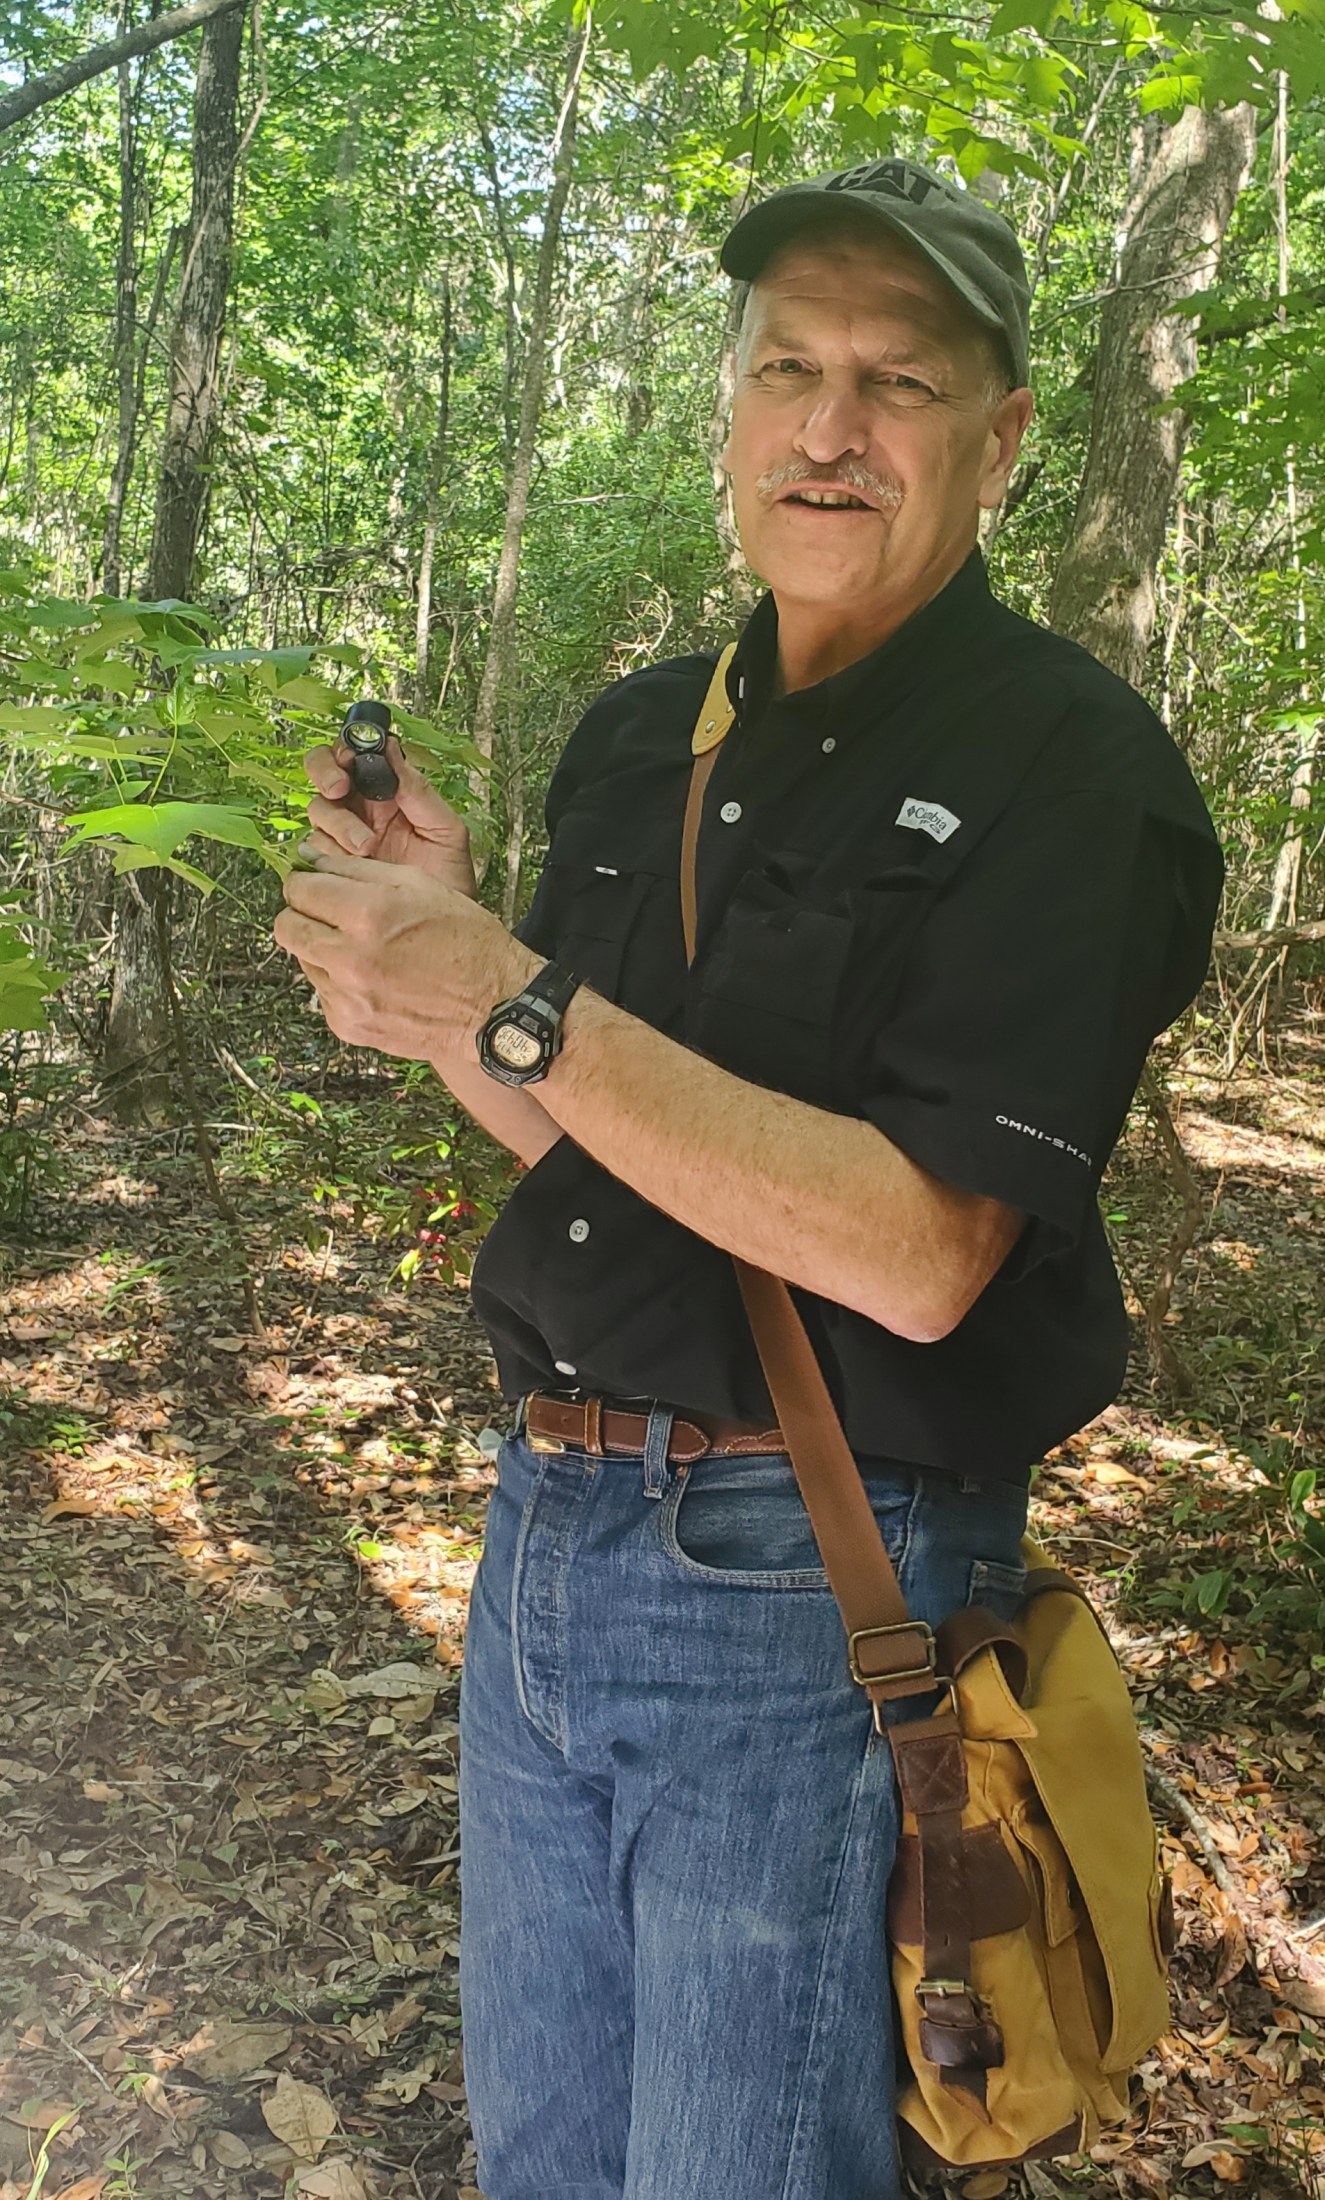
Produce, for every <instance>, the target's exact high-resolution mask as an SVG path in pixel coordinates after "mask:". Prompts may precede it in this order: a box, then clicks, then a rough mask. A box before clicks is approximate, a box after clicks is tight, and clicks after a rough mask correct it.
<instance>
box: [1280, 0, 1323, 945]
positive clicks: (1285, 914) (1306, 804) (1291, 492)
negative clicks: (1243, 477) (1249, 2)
mask: <svg viewBox="0 0 1325 2200" xmlns="http://www.w3.org/2000/svg"><path fill="white" fill-rule="evenodd" d="M1276 12H1277V10H1276ZM1274 189H1275V227H1276V231H1277V235H1278V243H1279V319H1280V322H1281V323H1283V322H1286V320H1287V318H1288V308H1287V306H1286V304H1285V303H1284V301H1285V300H1286V298H1287V296H1288V286H1289V275H1290V264H1289V243H1288V78H1287V77H1286V76H1284V75H1282V74H1281V75H1280V78H1279V99H1278V105H1277V108H1276V112H1275V123H1274ZM1284 380H1285V384H1287V375H1286V374H1285V377H1284ZM1285 395H1287V389H1286V388H1285ZM1284 507H1285V514H1286V517H1287V520H1288V554H1289V562H1290V565H1291V568H1292V572H1293V578H1294V580H1295V582H1296V584H1297V585H1296V591H1295V601H1294V605H1293V614H1294V616H1293V629H1294V633H1293V639H1294V642H1295V644H1296V648H1297V656H1298V662H1299V663H1300V665H1301V667H1302V673H1303V682H1302V686H1301V687H1300V688H1299V690H1298V695H1299V699H1300V701H1301V702H1302V703H1303V704H1304V705H1307V706H1310V704H1311V702H1312V700H1313V689H1312V681H1311V672H1312V667H1311V663H1310V660H1309V658H1308V655H1307V644H1308V629H1307V599H1306V591H1305V589H1304V587H1303V582H1302V542H1301V533H1300V529H1299V525H1298V504H1297V452H1296V451H1295V450H1293V449H1291V448H1290V449H1289V450H1288V451H1287V452H1286V453H1285V456H1284ZM1323 731H1325V722H1322V720H1321V719H1319V718H1317V719H1316V720H1315V721H1314V723H1313V724H1312V725H1310V726H1306V727H1304V728H1303V739H1302V747H1301V749H1300V751H1299V753H1298V759H1297V762H1296V764H1295V765H1294V767H1293V772H1292V777H1291V778H1290V780H1289V783H1288V806H1289V809H1290V810H1291V812H1292V816H1291V818H1290V819H1289V823H1288V829H1287V831H1286V832H1285V834H1284V838H1283V844H1282V846H1281V847H1280V850H1279V856H1278V860H1277V861H1276V863H1275V867H1274V884H1273V886H1272V887H1271V889H1270V906H1269V908H1268V909H1267V910H1266V912H1265V929H1266V931H1267V932H1274V931H1277V930H1278V929H1279V927H1280V926H1281V925H1291V924H1295V923H1296V922H1297V905H1298V894H1299V891H1300V889H1301V884H1302V866H1303V861H1304V858H1305V854H1306V842H1305V838H1304V834H1305V828H1306V826H1307V824H1308V822H1309V819H1308V812H1309V811H1310V809H1311V806H1312V797H1313V791H1314V787H1315V778H1316V759H1317V755H1318V753H1319V750H1320V741H1321V734H1322V732H1323ZM1286 964H1287V955H1286V954H1285V956H1284V960H1283V962H1282V963H1281V966H1280V968H1281V975H1282V970H1283V968H1284V967H1286Z"/></svg>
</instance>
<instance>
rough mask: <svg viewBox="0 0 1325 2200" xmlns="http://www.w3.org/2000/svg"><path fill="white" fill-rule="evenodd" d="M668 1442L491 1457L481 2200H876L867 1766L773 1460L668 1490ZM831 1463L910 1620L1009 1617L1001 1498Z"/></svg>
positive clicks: (474, 1956)
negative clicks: (595, 1452) (878, 1545)
mask: <svg viewBox="0 0 1325 2200" xmlns="http://www.w3.org/2000/svg"><path fill="white" fill-rule="evenodd" d="M671 1418H672V1417H671V1414H670V1413H669V1411H668V1410H667V1409H666V1408H664V1407H662V1406H658V1405H653V1406H652V1407H651V1408H650V1409H649V1432H648V1440H647V1448H646V1453H645V1457H644V1459H643V1460H642V1461H641V1460H639V1459H633V1458H628V1457H624V1456H621V1455H617V1456H615V1457H612V1456H609V1457H607V1458H603V1459H595V1458H593V1457H592V1456H590V1455H589V1454H588V1453H586V1452H584V1451H581V1450H575V1449H569V1448H568V1449H567V1450H566V1451H564V1452H561V1453H551V1454H540V1453H537V1452H535V1451H533V1450H531V1448H530V1446H529V1443H528V1441H527V1439H526V1438H525V1436H524V1435H523V1434H521V1433H519V1432H518V1426H517V1433H514V1434H512V1435H511V1436H508V1437H507V1438H506V1440H505V1442H504V1443H503V1446H502V1450H501V1454H500V1458H499V1462H498V1480H497V1485H496V1487H495V1489H494V1491H493V1493H492V1498H491V1502H490V1505H489V1510H488V1521H487V1534H486V1540H485V1543H484V1548H483V1555H482V1558H481V1560H480V1562H479V1567H478V1572H477V1575H476V1578H475V1581H474V1587H473V1594H472V1597H471V1601H470V1611H469V1626H468V1634H467V1636H466V1641H465V1657H464V1667H463V1671H462V1676H461V1689H460V1844H461V1855H460V1879H461V1924H460V2004H461V2017H462V2022H463V2039H464V2064H465V2083H466V2092H467V2095H468V2102H469V2112H470V2117H471V2121H472V2124H473V2130H474V2138H475V2144H476V2146H477V2150H478V2169H477V2176H478V2181H479V2185H480V2188H481V2190H482V2192H483V2194H484V2195H485V2200H899V2195H900V2194H901V2191H902V2182H901V2175H900V2171H899V2167H898V2154H897V2140H896V2131H895V2123H894V2114H893V2103H894V2049H893V2010H892V1997H891V1990H890V1987H889V1982H888V1974H887V1968H886V1963H887V1959H886V1952H885V1943H884V1901H885V1892H886V1888H887V1882H888V1875H889V1871H890V1869H891V1865H892V1859H893V1854H894V1849H895V1844H896V1839H897V1826H898V1802H897V1795H896V1788H895V1782H894V1774H893V1766H892V1755H891V1751H890V1750H889V1748H888V1745H887V1742H886V1741H885V1740H883V1739H882V1738H881V1737H880V1736H879V1735H878V1734H877V1733H876V1731H875V1728H874V1722H873V1717H872V1714H871V1708H870V1703H869V1699H868V1697H867V1696H866V1695H865V1693H864V1691H863V1690H862V1689H861V1688H859V1687H858V1686H857V1685H856V1683H855V1682H854V1681H853V1680H852V1679H851V1676H850V1674H849V1673H848V1671H847V1659H846V1636H845V1631H844V1628H843V1625H842V1617H841V1614H840V1612H839V1610H838V1607H837V1603H836V1600H835V1598H834V1596H833V1594H832V1591H831V1590H830V1589H829V1587H828V1585H827V1581H826V1579H825V1576H824V1572H823V1567H822V1565H821V1563H820V1559H819V1552H818V1547H817V1545H816V1543H815V1541H814V1534H813V1531H812V1529H811V1527H810V1521H809V1515H808V1514H807V1512H806V1510H805V1507H804V1503H803V1501H802V1499H801V1496H800V1491H799V1487H798V1485H797V1483H796V1479H795V1476H794V1474H793V1472H792V1467H791V1462H790V1460H789V1459H787V1458H786V1457H784V1456H764V1457H759V1458H727V1459H724V1458H710V1459H702V1460H699V1461H697V1462H696V1463H695V1464H694V1465H693V1466H691V1467H690V1468H689V1469H686V1468H684V1467H678V1466H675V1465H673V1464H672V1463H670V1462H669V1461H668V1459H667V1441H668V1432H669V1430H670V1426H671ZM859 1464H860V1466H861V1470H862V1473H863V1474H864V1475H865V1478H866V1486H867V1488H868V1489H869V1492H870V1498H871V1502H872V1505H873V1509H874V1516H875V1518H876V1520H877V1521H878V1523H879V1526H880V1528H881V1530H882V1531H883V1535H884V1538H885V1541H886V1543H887V1545H888V1549H889V1552H890V1553H891V1556H892V1559H893V1563H894V1565H895V1566H896V1568H897V1571H898V1574H899V1576H900V1579H901V1584H902V1589H903V1592H904V1594H905V1596H906V1599H907V1602H908V1604H909V1605H910V1608H911V1610H912V1611H913V1612H914V1613H915V1614H916V1615H917V1616H918V1617H919V1618H922V1619H926V1620H928V1621H929V1622H930V1624H931V1625H934V1624H936V1623H937V1622H938V1621H939V1620H941V1619H942V1618H943V1617H944V1616H945V1615H946V1614H947V1613H948V1612H950V1611H951V1610H953V1609H954V1607H955V1606H957V1605H959V1604H964V1603H967V1602H974V1601H976V1600H978V1601H979V1602H981V1603H984V1604H988V1605H991V1606H992V1607H993V1608H994V1609H995V1610H998V1611H1001V1612H1007V1613H1010V1611H1011V1610H1012V1608H1013V1605H1014V1604H1015V1602H1016V1599H1017V1596H1018V1593H1019V1591H1020V1588H1021V1583H1022V1578H1023V1574H1022V1564H1021V1558H1020V1552H1019V1544H1020V1540H1021V1536H1022V1532H1023V1529H1024V1525H1025V1518H1026V1497H1025V1493H1024V1492H1023V1491H1022V1490H1020V1489H1017V1488H1015V1487H1014V1486H1012V1485H1009V1484H996V1483H989V1484H986V1485H984V1486H983V1487H977V1486H976V1485H974V1484H973V1483H971V1482H969V1481H966V1482H963V1481H961V1480H959V1479H958V1478H957V1477H955V1476H949V1475H943V1474H940V1473H936V1472H930V1471H928V1470H921V1469H914V1468H908V1467H904V1466H900V1465H898V1464H896V1463H894V1462H889V1461H880V1460H874V1461H871V1460H869V1459H860V1460H859ZM932 1700H934V1701H937V1699H936V1698H935V1699H932ZM930 1701H931V1699H927V1698H919V1699H917V1698H912V1699H911V1701H910V1702H909V1703H908V1704H907V1705H905V1706H903V1707H899V1712H900V1715H901V1716H915V1715H916V1713H917V1712H918V1711H923V1710H924V1709H926V1708H927V1707H928V1705H929V1702H930Z"/></svg>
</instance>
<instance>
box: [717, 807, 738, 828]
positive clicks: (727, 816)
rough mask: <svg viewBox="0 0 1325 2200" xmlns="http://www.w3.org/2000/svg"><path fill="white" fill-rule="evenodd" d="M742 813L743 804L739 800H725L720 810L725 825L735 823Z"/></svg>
mask: <svg viewBox="0 0 1325 2200" xmlns="http://www.w3.org/2000/svg"><path fill="white" fill-rule="evenodd" d="M740 814H741V805H740V803H739V802H724V803H723V805H722V808H721V809H720V810H719V812H718V815H719V817H720V818H721V819H722V822H723V824H724V825H734V824H735V823H736V820H737V818H738V817H739V816H740Z"/></svg>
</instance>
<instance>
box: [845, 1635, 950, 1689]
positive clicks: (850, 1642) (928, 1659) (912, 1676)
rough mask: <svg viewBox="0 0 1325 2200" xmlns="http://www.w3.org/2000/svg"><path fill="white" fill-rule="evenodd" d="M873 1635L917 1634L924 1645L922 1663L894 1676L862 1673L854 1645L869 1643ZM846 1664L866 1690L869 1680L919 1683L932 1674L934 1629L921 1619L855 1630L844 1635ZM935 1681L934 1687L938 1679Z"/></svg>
mask: <svg viewBox="0 0 1325 2200" xmlns="http://www.w3.org/2000/svg"><path fill="white" fill-rule="evenodd" d="M875 1635H919V1636H920V1637H921V1639H922V1640H923V1642H924V1646H925V1656H924V1661H923V1663H922V1664H920V1665H908V1666H906V1667H904V1668H903V1669H902V1670H900V1671H899V1672H895V1673H862V1671H861V1669H860V1658H859V1655H858V1654H857V1650H856V1644H857V1643H858V1642H869V1641H870V1640H871V1639H872V1638H873V1637H874V1636H875ZM847 1664H848V1665H849V1666H850V1668H851V1678H852V1680H853V1681H858V1682H859V1684H860V1686H861V1687H862V1688H868V1687H869V1685H870V1683H871V1682H872V1681H918V1680H921V1679H923V1677H924V1675H925V1674H926V1673H933V1672H934V1630H933V1628H932V1627H930V1626H927V1625H926V1623H925V1621H924V1620H923V1619H901V1620H896V1621H894V1622H893V1624H892V1626H890V1627H858V1628H857V1629H856V1631H855V1633H854V1634H851V1635H848V1636H847ZM935 1678H936V1684H937V1676H935Z"/></svg>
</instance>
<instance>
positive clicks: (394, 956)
mask: <svg viewBox="0 0 1325 2200" xmlns="http://www.w3.org/2000/svg"><path fill="white" fill-rule="evenodd" d="M401 792H402V795H403V793H404V786H403V782H402V788H401ZM369 806H370V807H371V808H372V809H375V810H376V809H383V810H385V809H394V808H395V807H396V805H395V804H390V803H372V804H370V805H369ZM440 807H441V808H443V809H445V807H446V806H445V804H441V805H440ZM449 814H451V813H449V812H448V815H449ZM402 822H403V823H404V825H405V826H406V827H407V828H408V827H409V820H408V819H404V820H403V821H402ZM409 829H410V830H412V828H409ZM305 850H306V852H307V853H308V854H309V855H311V856H312V857H313V858H314V859H315V860H316V863H317V869H316V871H292V872H291V873H290V875H289V877H288V878H287V879H286V880H285V884H284V894H285V899H286V902H287V904H288V906H287V907H286V908H285V909H283V910H282V911H281V913H280V915H279V916H278V918H277V919H276V926H275V934H276V943H277V945H278V946H279V947H283V948H285V949H286V951H287V953H289V954H291V955H293V956H295V958H296V959H297V961H298V962H299V964H300V966H301V967H302V969H303V972H304V975H305V976H306V977H307V978H308V979H309V980H310V981H311V983H312V984H313V986H314V987H315V988H316V991H317V994H318V998H319V1000H320V1001H321V1004H322V1013H323V1015H324V1016H325V1017H326V1019H327V1023H328V1025H329V1026H330V1028H331V1030H332V1031H334V1032H335V1034H336V1037H337V1038H338V1039H343V1040H344V1041H345V1043H346V1045H347V1046H358V1047H375V1048H377V1050H378V1051H379V1053H382V1054H394V1055H397V1056H400V1057H401V1058H403V1059H404V1060H407V1061H418V1062H440V1061H441V1060H443V1059H444V1058H445V1057H446V1056H447V1055H449V1054H451V1053H452V1052H454V1051H455V1050H457V1049H458V1050H460V1051H461V1052H468V1053H469V1054H472V1053H473V1050H474V1039H475V1034H476V1033H477V1031H478V1029H479V1027H480V1025H481V1024H483V1023H485V1022H486V1021H487V1018H488V1016H489V1014H490V1013H491V1011H492V1008H493V1005H494V1003H495V1002H497V1001H500V1000H505V999H507V998H508V997H509V996H510V995H511V994H512V993H518V992H519V990H520V988H521V986H523V985H524V984H525V983H526V982H527V980H528V979H529V978H531V977H532V976H533V974H534V972H535V971H536V970H539V969H541V968H542V963H543V959H544V958H542V957H540V956H538V955H535V954H534V953H533V952H532V950H531V949H529V948H527V947H524V946H522V944H521V943H520V941H519V940H517V939H513V938H512V937H511V934H510V933H509V932H508V931H507V930H506V927H505V926H504V925H503V924H502V922H501V920H500V918H498V917H494V916H493V915H492V914H491V913H490V912H489V911H488V910H486V909H484V908H482V907H481V906H480V904H479V903H478V902H477V901H476V900H474V899H473V898H472V896H471V895H470V894H467V893H465V892H464V891H462V890H460V889H458V888H456V887H454V886H451V885H448V884H447V883H446V881H445V880H444V879H441V878H438V877H436V876H427V875H425V874H424V872H423V870H422V868H421V867H420V866H419V865H418V864H417V863H416V864H405V863H390V862H384V861H383V860H382V859H381V858H380V857H372V858H368V859H366V860H365V859H364V858H361V857H356V856H347V855H345V854H343V853H342V851H341V849H340V847H339V846H338V845H337V844H336V843H335V842H334V841H332V840H331V838H330V837H329V836H328V835H326V834H324V833H322V832H320V831H319V832H315V833H314V834H313V835H312V836H311V838H310V839H309V841H308V842H307V843H306V844H305Z"/></svg>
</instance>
